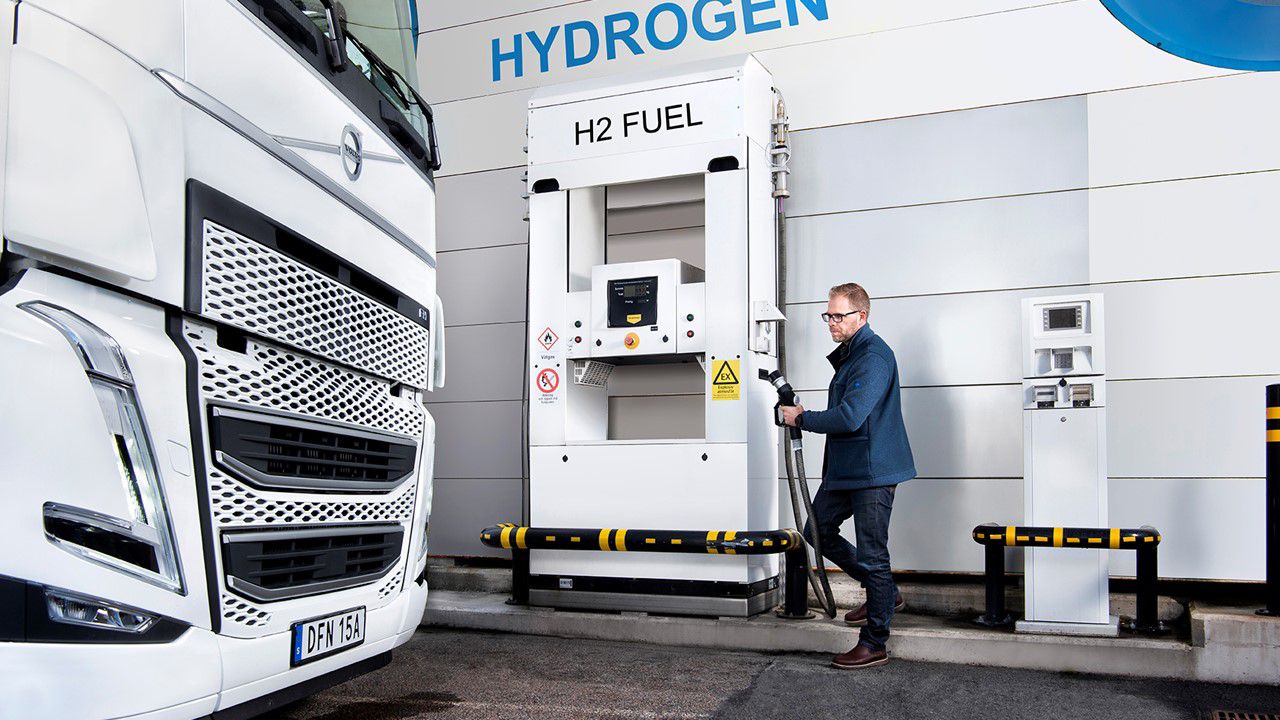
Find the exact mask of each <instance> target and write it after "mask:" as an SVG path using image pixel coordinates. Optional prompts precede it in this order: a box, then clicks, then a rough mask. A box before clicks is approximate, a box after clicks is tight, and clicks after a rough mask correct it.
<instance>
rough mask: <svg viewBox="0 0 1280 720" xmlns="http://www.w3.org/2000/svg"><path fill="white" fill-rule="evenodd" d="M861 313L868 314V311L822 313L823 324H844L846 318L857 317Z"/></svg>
mask: <svg viewBox="0 0 1280 720" xmlns="http://www.w3.org/2000/svg"><path fill="white" fill-rule="evenodd" d="M860 312H866V310H854V311H853V312H847V313H822V322H825V323H830V322H834V323H842V322H844V319H845V318H847V317H849V316H851V315H856V314H858V313H860Z"/></svg>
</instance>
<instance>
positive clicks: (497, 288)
mask: <svg viewBox="0 0 1280 720" xmlns="http://www.w3.org/2000/svg"><path fill="white" fill-rule="evenodd" d="M528 251H529V246H528V245H507V246H503V247H495V248H482V249H478V250H454V251H452V252H446V253H440V255H439V256H438V263H439V265H438V267H439V273H440V274H439V278H440V283H439V287H440V298H441V299H442V300H444V317H445V322H446V323H447V324H448V325H450V326H454V325H474V324H476V323H497V322H506V323H510V322H524V316H525V313H524V304H525V295H526V293H527V288H526V287H525V279H526V266H525V261H526V256H527V253H528ZM539 329H541V328H539Z"/></svg>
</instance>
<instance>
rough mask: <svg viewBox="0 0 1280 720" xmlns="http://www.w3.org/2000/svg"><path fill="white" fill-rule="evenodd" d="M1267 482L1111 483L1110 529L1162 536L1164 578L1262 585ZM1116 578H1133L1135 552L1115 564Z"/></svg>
mask: <svg viewBox="0 0 1280 720" xmlns="http://www.w3.org/2000/svg"><path fill="white" fill-rule="evenodd" d="M1264 485H1265V483H1264V481H1262V480H1251V479H1243V480H1241V479H1234V480H1229V479H1213V480H1196V479H1175V480H1167V479H1157V480H1147V479H1142V480H1112V481H1111V483H1110V490H1111V492H1110V500H1109V504H1110V509H1111V524H1112V525H1116V526H1120V527H1139V526H1142V525H1152V526H1154V527H1155V528H1156V529H1158V530H1159V531H1160V534H1161V536H1162V540H1161V542H1160V550H1159V571H1160V577H1164V578H1204V579H1210V580H1262V579H1264V578H1265V576H1266V551H1265V548H1266V539H1265V528H1266V510H1265V507H1266V503H1265V497H1266V490H1265V487H1264ZM1110 565H1111V573H1112V574H1113V575H1127V576H1132V575H1133V574H1134V557H1133V553H1131V552H1116V553H1112V554H1111V558H1110Z"/></svg>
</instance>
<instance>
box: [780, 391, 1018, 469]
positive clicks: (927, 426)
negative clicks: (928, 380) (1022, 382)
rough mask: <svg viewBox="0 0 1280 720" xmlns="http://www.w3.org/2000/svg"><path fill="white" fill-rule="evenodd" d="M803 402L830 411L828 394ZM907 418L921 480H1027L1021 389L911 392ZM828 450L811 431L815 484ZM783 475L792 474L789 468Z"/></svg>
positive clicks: (808, 454) (808, 465) (807, 441)
mask: <svg viewBox="0 0 1280 720" xmlns="http://www.w3.org/2000/svg"><path fill="white" fill-rule="evenodd" d="M800 399H801V402H802V404H803V405H804V406H805V407H806V408H808V409H812V410H825V409H827V393H826V391H825V390H823V391H821V392H806V393H802V394H801V397H800ZM902 417H903V421H904V422H905V423H906V425H907V439H908V440H909V441H910V442H911V455H912V457H913V458H915V461H916V472H917V473H919V476H920V477H922V478H935V479H936V478H948V479H963V478H1021V477H1022V389H1021V386H1018V385H987V386H981V387H946V388H906V389H904V390H903V391H902ZM825 447H826V436H825V435H819V434H816V433H805V435H804V463H805V477H807V478H808V479H809V482H810V483H817V482H818V481H819V480H821V479H822V454H823V452H824V450H825ZM780 473H781V475H780V476H781V477H785V476H786V471H785V470H780Z"/></svg>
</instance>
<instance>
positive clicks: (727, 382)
mask: <svg viewBox="0 0 1280 720" xmlns="http://www.w3.org/2000/svg"><path fill="white" fill-rule="evenodd" d="M739 363H740V361H738V360H714V361H712V363H711V372H712V375H711V399H712V400H740V399H742V383H741V382H739V380H738V378H739V377H740V376H741V375H740V373H739V372H738V370H739Z"/></svg>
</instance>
